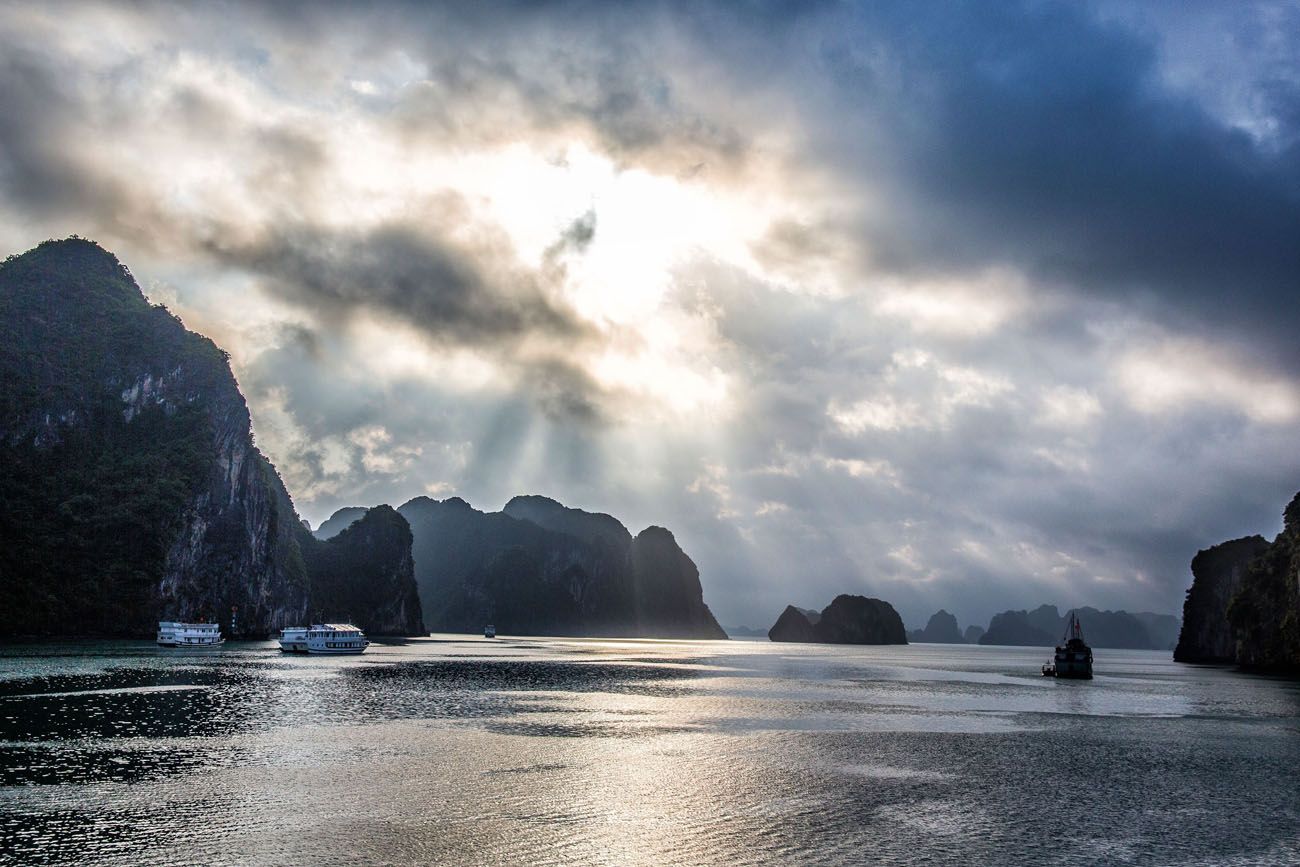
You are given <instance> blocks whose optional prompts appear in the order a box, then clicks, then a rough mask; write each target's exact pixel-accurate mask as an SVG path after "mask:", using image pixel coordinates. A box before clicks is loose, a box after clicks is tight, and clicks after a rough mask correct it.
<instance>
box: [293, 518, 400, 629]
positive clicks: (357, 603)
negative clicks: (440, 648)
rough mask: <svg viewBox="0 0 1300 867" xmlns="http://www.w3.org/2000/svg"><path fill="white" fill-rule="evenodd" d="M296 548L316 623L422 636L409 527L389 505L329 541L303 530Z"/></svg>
mask: <svg viewBox="0 0 1300 867" xmlns="http://www.w3.org/2000/svg"><path fill="white" fill-rule="evenodd" d="M299 545H300V546H301V548H302V552H303V559H304V561H305V562H306V564H307V572H308V574H310V575H311V582H312V594H311V608H312V610H311V612H310V613H311V619H312V620H313V621H314V622H322V623H330V622H339V621H343V622H347V623H353V624H355V625H357V626H360V627H361V628H362V630H364V631H365V632H367V633H369V634H371V635H423V634H425V628H424V620H423V612H422V609H421V607H420V597H419V593H418V591H417V589H416V585H415V565H414V560H413V558H412V556H411V528H410V525H409V524H407V522H406V519H405V518H403V517H402V516H401V515H399V514H398V513H397V512H396V511H395V510H394V509H393V508H392V507H391V506H376V507H375V508H373V509H368V510H363V514H362V516H361V517H360V518H359V519H358V520H356V521H353V522H349V524H348V526H347V527H345V528H344V529H343V530H342V531H341V532H339V533H338V534H337V535H335V536H333V537H332V538H330V539H328V540H327V541H321V540H319V539H316V538H313V537H312V536H310V535H309V534H308V533H307V532H306V531H305V530H304V532H303V533H302V535H301V538H300V539H299Z"/></svg>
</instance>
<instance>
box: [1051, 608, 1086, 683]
mask: <svg viewBox="0 0 1300 867" xmlns="http://www.w3.org/2000/svg"><path fill="white" fill-rule="evenodd" d="M1050 664H1051V667H1052V671H1051V675H1050V676H1052V677H1069V678H1082V679H1085V680H1091V679H1092V648H1091V647H1089V646H1088V643H1087V642H1086V641H1084V640H1083V624H1081V623H1080V622H1079V617H1078V615H1076V614H1075V613H1074V612H1073V611H1071V612H1070V619H1069V621H1068V622H1067V623H1066V626H1065V635H1064V636H1063V637H1062V639H1061V643H1060V644H1058V645H1057V646H1056V658H1055V659H1054V660H1053V661H1052V663H1050ZM1043 675H1044V676H1049V675H1048V671H1047V666H1046V665H1044V666H1043Z"/></svg>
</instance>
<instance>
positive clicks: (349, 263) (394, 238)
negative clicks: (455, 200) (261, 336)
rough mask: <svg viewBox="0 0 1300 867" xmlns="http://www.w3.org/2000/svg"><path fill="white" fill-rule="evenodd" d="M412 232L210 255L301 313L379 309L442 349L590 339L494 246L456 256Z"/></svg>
mask: <svg viewBox="0 0 1300 867" xmlns="http://www.w3.org/2000/svg"><path fill="white" fill-rule="evenodd" d="M422 229H424V231H417V230H416V229H415V228H414V227H413V226H409V225H405V224H392V225H386V226H379V227H376V228H371V229H366V230H346V229H330V228H323V227H319V226H298V227H289V228H284V229H280V228H272V229H268V230H267V231H266V233H265V235H264V236H263V237H260V238H257V239H255V240H254V241H252V242H251V243H223V242H221V241H214V242H212V244H211V247H210V251H211V253H212V254H213V255H214V256H216V257H217V258H218V259H220V260H221V261H223V262H226V263H228V264H231V265H235V266H238V267H241V268H244V269H246V270H249V271H252V272H254V273H257V274H261V275H263V276H265V277H266V278H268V281H269V284H270V285H271V286H272V287H273V288H274V289H275V290H276V291H277V292H279V293H281V294H283V295H284V296H285V297H287V298H289V299H291V300H293V301H294V302H296V303H299V304H302V305H304V306H305V307H308V308H309V309H313V310H317V311H324V312H333V313H335V314H347V313H350V312H353V311H355V310H357V309H360V308H369V309H375V310H381V311H385V312H387V313H390V314H392V315H395V316H397V317H399V318H401V319H403V320H405V321H407V322H409V323H411V324H412V325H414V326H415V327H416V328H418V329H419V330H420V331H422V332H424V333H425V334H427V335H429V336H430V337H432V338H434V339H436V340H439V341H443V342H447V343H452V344H459V345H493V344H496V343H498V342H499V341H501V340H506V339H518V338H521V337H524V336H528V335H540V336H545V337H550V338H554V339H562V340H578V339H582V338H584V337H589V336H591V334H592V332H591V329H590V328H589V326H587V325H586V324H585V323H584V322H583V321H582V320H580V319H578V318H577V317H576V316H575V315H574V314H573V313H572V312H570V311H569V310H567V309H566V308H565V307H563V306H562V305H560V304H558V303H556V302H555V301H553V300H551V299H550V298H548V297H547V295H546V293H545V292H544V291H543V288H542V287H541V286H540V285H539V284H538V279H537V277H536V276H535V275H533V274H532V273H530V272H528V271H526V270H525V269H522V268H519V269H510V268H509V264H510V262H511V259H512V255H511V250H510V248H509V247H508V245H505V244H504V242H500V243H498V242H495V241H493V240H488V241H486V242H484V243H483V244H482V245H480V246H478V247H477V248H471V249H466V248H464V247H460V246H457V245H453V244H451V243H449V242H447V241H446V240H445V239H444V238H443V237H441V233H438V232H429V231H428V230H427V227H422ZM489 269H491V270H489ZM493 270H494V271H496V272H497V273H492V271H493Z"/></svg>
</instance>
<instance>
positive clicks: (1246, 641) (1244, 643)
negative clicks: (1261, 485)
mask: <svg viewBox="0 0 1300 867" xmlns="http://www.w3.org/2000/svg"><path fill="white" fill-rule="evenodd" d="M1297 574H1300V494H1297V495H1296V496H1295V497H1294V498H1293V499H1292V500H1291V502H1290V504H1288V505H1287V507H1286V510H1285V512H1284V513H1283V527H1282V532H1281V533H1279V534H1278V536H1277V538H1276V539H1274V540H1273V542H1272V543H1269V542H1266V541H1264V539H1262V538H1260V537H1259V536H1250V537H1248V538H1245V539H1237V540H1234V541H1232V542H1224V543H1223V544H1221V545H1216V546H1215V547H1213V548H1210V549H1208V550H1205V551H1201V552H1199V553H1198V554H1197V555H1196V557H1195V558H1194V559H1193V560H1192V586H1191V588H1190V589H1189V590H1188V591H1187V600H1186V602H1185V603H1184V605H1183V631H1182V635H1181V636H1180V637H1179V641H1178V647H1177V649H1176V650H1175V651H1174V659H1176V660H1179V661H1180V662H1236V663H1238V664H1239V665H1243V666H1247V667H1251V668H1260V669H1265V670H1269V671H1285V672H1297V671H1300V579H1297V577H1296V576H1297Z"/></svg>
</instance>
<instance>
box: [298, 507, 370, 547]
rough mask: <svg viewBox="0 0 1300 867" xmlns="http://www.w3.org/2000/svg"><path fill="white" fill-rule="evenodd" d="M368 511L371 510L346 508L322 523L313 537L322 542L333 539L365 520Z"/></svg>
mask: <svg viewBox="0 0 1300 867" xmlns="http://www.w3.org/2000/svg"><path fill="white" fill-rule="evenodd" d="M368 511H370V510H369V509H367V508H366V507H365V506H344V507H343V508H341V509H339V510H338V511H336V512H335V513H334V514H332V515H330V516H329V517H328V518H326V519H325V520H324V521H322V522H321V525H320V526H319V527H317V528H316V529H315V530H313V531H312V535H313V536H315V537H316V538H317V539H320V540H321V541H322V542H323V541H325V540H326V539H333V538H334V537H335V536H337V535H338V534H339V533H342V532H343V531H344V530H346V529H347V528H348V527H350V526H352V525H353V524H354V523H356V522H357V521H360V520H361V519H362V518H364V517H365V515H366V512H368Z"/></svg>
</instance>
